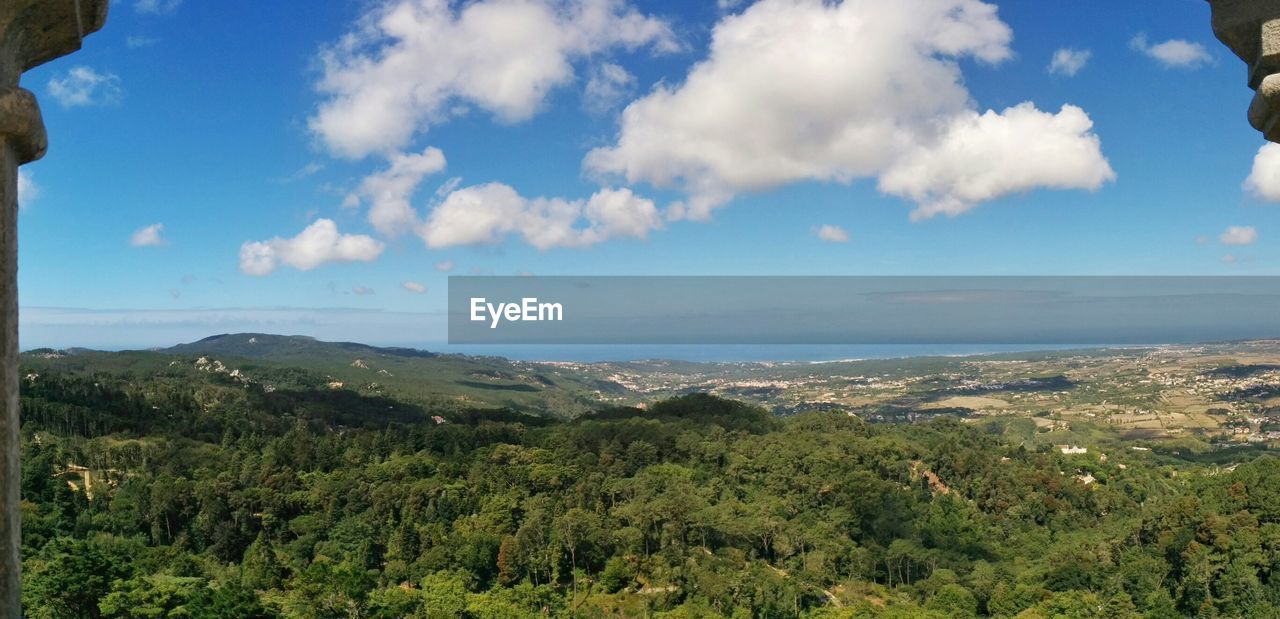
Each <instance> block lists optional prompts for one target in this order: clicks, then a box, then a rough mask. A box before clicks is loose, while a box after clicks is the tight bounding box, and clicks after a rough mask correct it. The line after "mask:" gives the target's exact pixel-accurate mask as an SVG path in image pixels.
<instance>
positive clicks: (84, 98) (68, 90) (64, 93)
mask: <svg viewBox="0 0 1280 619" xmlns="http://www.w3.org/2000/svg"><path fill="white" fill-rule="evenodd" d="M49 96H51V97H53V98H54V100H56V101H57V102H58V104H59V105H61V106H62V107H81V106H90V105H113V104H116V103H120V101H121V100H123V99H124V89H123V88H121V86H120V77H119V76H117V75H116V74H114V73H110V72H106V71H103V72H101V73H100V72H98V71H97V70H95V69H93V68H91V67H86V66H84V65H81V66H78V67H72V68H71V69H70V70H69V71H67V72H66V74H65V75H63V76H62V77H54V78H51V79H50V80H49Z"/></svg>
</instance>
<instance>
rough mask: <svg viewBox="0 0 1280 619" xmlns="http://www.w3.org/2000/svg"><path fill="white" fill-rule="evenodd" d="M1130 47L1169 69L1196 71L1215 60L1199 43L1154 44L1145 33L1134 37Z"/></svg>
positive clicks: (1181, 41)
mask: <svg viewBox="0 0 1280 619" xmlns="http://www.w3.org/2000/svg"><path fill="white" fill-rule="evenodd" d="M1129 45H1130V46H1131V47H1133V49H1135V50H1137V51H1139V52H1141V53H1142V54H1144V55H1146V56H1148V57H1150V58H1152V59H1153V60H1155V61H1156V62H1159V63H1160V64H1162V65H1164V66H1165V68H1169V69H1196V68H1199V67H1200V66H1202V65H1205V64H1208V63H1209V62H1211V61H1212V60H1213V56H1211V55H1209V50H1207V49H1205V47H1204V46H1203V45H1201V44H1199V43H1192V42H1191V41H1186V40H1183V39H1169V40H1168V41H1165V42H1163V43H1156V44H1152V43H1151V42H1150V41H1148V40H1147V33H1145V32H1140V33H1138V34H1137V36H1134V37H1133V40H1132V41H1130V42H1129Z"/></svg>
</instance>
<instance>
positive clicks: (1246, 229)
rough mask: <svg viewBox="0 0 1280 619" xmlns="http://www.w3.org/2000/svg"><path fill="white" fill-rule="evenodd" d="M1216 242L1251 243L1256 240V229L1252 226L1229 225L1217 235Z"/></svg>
mask: <svg viewBox="0 0 1280 619" xmlns="http://www.w3.org/2000/svg"><path fill="white" fill-rule="evenodd" d="M1218 242H1220V243H1222V244H1223V245H1253V244H1254V243H1256V242H1258V229H1257V228H1254V227H1253V226H1231V227H1229V228H1227V231H1226V232H1223V233H1222V236H1219V237H1218Z"/></svg>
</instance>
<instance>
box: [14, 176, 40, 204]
mask: <svg viewBox="0 0 1280 619" xmlns="http://www.w3.org/2000/svg"><path fill="white" fill-rule="evenodd" d="M39 197H40V185H37V184H36V180H35V178H34V177H33V176H31V172H28V171H27V170H26V169H24V168H18V208H19V209H25V208H27V206H29V205H30V204H31V203H32V202H35V201H36V199H37V198H39Z"/></svg>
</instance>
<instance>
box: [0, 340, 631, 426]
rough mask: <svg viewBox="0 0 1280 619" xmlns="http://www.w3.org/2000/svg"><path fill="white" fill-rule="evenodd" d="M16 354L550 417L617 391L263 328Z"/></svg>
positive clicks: (558, 375) (584, 381)
mask: <svg viewBox="0 0 1280 619" xmlns="http://www.w3.org/2000/svg"><path fill="white" fill-rule="evenodd" d="M22 362H23V364H24V367H31V368H35V369H37V370H38V369H39V368H44V367H47V368H53V369H59V370H63V371H78V372H86V373H92V372H95V371H102V370H111V371H122V372H132V373H138V374H143V375H146V374H155V373H169V374H173V373H176V372H182V371H194V372H205V373H215V374H224V375H227V376H230V377H232V378H234V379H235V380H237V381H239V382H240V383H241V384H244V385H256V386H258V387H260V388H262V389H265V390H268V391H273V390H276V389H332V390H345V391H350V392H354V393H356V394H359V395H362V396H370V397H394V398H396V399H398V400H401V401H404V402H409V403H413V404H417V405H432V406H445V407H455V408H458V407H461V408H469V407H489V408H509V409H512V410H517V411H522V412H529V413H537V414H554V415H559V416H574V415H578V414H581V413H584V412H587V411H590V410H593V409H594V408H596V407H597V406H598V405H599V403H600V402H601V398H602V396H603V395H604V394H606V393H615V394H616V393H618V392H620V391H625V389H624V388H622V387H621V386H619V385H617V384H616V383H613V382H611V381H608V380H606V379H601V378H596V377H590V376H586V375H583V374H581V373H577V372H569V371H563V370H560V369H558V368H556V367H555V366H550V365H541V364H531V363H523V362H518V361H508V360H506V359H502V358H499V357H475V356H466V355H444V354H437V353H433V352H428V351H422V350H414V349H409V348H379V347H375V346H368V345H365V344H357V343H352V342H323V341H319V340H316V339H314V338H310V337H303V336H282V335H269V334H262V333H237V334H224V335H215V336H212V337H208V338H204V339H202V340H199V341H196V342H191V343H188V344H179V345H177V346H173V347H170V348H165V349H156V350H148V351H125V352H101V351H90V350H83V349H75V350H68V351H54V350H48V349H41V350H33V351H29V352H26V353H23V355H22Z"/></svg>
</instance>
